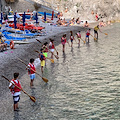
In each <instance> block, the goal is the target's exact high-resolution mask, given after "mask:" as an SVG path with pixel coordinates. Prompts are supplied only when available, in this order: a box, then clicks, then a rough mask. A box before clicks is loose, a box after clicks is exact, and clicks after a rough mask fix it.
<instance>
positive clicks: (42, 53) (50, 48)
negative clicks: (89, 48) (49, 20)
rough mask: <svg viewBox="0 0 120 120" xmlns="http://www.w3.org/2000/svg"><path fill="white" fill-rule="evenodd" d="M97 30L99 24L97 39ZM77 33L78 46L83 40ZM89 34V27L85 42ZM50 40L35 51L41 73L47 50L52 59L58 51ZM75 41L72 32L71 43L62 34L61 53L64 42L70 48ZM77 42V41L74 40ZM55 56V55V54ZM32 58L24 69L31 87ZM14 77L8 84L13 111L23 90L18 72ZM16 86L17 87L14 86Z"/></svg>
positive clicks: (95, 32) (16, 109)
mask: <svg viewBox="0 0 120 120" xmlns="http://www.w3.org/2000/svg"><path fill="white" fill-rule="evenodd" d="M98 30H100V29H99V25H97V26H95V28H94V35H95V37H96V38H97V39H98ZM76 35H77V39H78V45H79V46H80V41H81V40H83V39H82V38H81V32H80V31H78V32H77V33H76ZM89 35H90V29H88V30H87V32H86V38H85V42H86V43H89ZM49 40H50V43H49V44H48V42H45V43H44V44H43V45H42V47H41V49H40V52H39V51H37V53H38V57H39V59H40V61H41V73H42V74H43V68H44V66H45V65H46V59H47V58H48V52H49V53H51V58H49V59H53V56H55V54H54V51H56V53H57V55H58V52H57V50H56V48H55V44H54V40H53V39H51V38H50V39H49ZM74 41H76V40H75V38H74V35H73V32H72V31H70V42H71V45H70V44H69V42H68V40H67V38H66V34H63V36H62V37H61V44H62V46H63V48H62V51H63V53H64V52H65V44H66V42H67V43H68V44H69V46H71V48H72V47H73V42H74ZM76 43H77V41H76ZM55 57H56V56H55ZM34 61H35V60H34V58H31V59H30V61H29V64H28V66H27V67H26V69H27V70H28V74H29V76H30V87H31V88H32V87H33V86H34V84H33V82H34V79H35V73H36V68H35V65H34ZM13 76H14V78H13V79H12V80H11V82H10V84H9V89H10V91H11V92H12V94H13V101H14V105H13V107H14V111H19V107H18V102H19V100H20V91H21V90H23V89H22V87H21V84H20V82H19V80H18V77H19V73H14V75H13ZM16 86H18V87H19V88H20V89H19V88H18V87H16Z"/></svg>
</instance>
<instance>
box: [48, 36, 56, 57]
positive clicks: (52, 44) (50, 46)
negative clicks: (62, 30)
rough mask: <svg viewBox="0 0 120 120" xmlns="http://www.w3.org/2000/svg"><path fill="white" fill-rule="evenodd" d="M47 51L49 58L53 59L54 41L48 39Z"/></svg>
mask: <svg viewBox="0 0 120 120" xmlns="http://www.w3.org/2000/svg"><path fill="white" fill-rule="evenodd" d="M49 50H50V51H51V58H53V53H54V50H55V45H54V40H53V39H51V38H50V43H49Z"/></svg>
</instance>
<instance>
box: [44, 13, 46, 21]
mask: <svg viewBox="0 0 120 120" xmlns="http://www.w3.org/2000/svg"><path fill="white" fill-rule="evenodd" d="M44 21H45V22H46V12H44Z"/></svg>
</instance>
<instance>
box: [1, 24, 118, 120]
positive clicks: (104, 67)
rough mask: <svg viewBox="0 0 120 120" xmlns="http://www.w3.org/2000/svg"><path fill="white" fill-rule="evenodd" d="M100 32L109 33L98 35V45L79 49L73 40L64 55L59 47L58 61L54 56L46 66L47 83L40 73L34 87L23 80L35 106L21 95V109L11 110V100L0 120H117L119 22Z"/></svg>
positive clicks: (88, 45) (93, 44) (27, 79)
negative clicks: (52, 61) (71, 45)
mask: <svg viewBox="0 0 120 120" xmlns="http://www.w3.org/2000/svg"><path fill="white" fill-rule="evenodd" d="M102 31H103V32H104V33H108V35H105V34H103V33H100V32H99V39H98V41H97V42H96V41H94V40H93V38H92V37H90V43H89V44H84V43H83V42H82V41H81V44H80V47H78V44H77V43H75V41H74V44H73V48H71V47H69V46H68V44H66V48H65V53H64V54H63V53H62V45H58V46H57V47H56V49H57V50H58V51H59V60H56V59H55V58H54V59H55V63H54V64H53V63H50V61H49V60H47V66H46V67H45V68H44V75H43V76H44V77H46V78H48V80H49V82H48V83H47V84H46V83H44V82H43V81H42V79H41V78H40V77H39V76H37V75H36V79H35V81H34V89H30V88H29V82H30V80H29V77H28V75H27V74H26V75H24V76H23V77H22V79H24V80H26V81H27V82H26V84H25V85H24V89H25V90H26V91H27V92H28V94H30V95H32V96H34V97H35V98H36V103H33V102H32V101H31V100H30V99H29V97H28V96H27V95H25V94H23V93H22V95H21V100H20V102H19V105H20V111H19V112H13V111H12V105H11V103H12V99H10V100H11V102H10V100H9V101H8V102H6V103H5V102H3V103H2V104H3V106H2V107H3V109H2V110H3V111H1V120H8V119H9V120H119V119H120V39H119V33H120V24H119V23H115V24H114V25H111V26H107V27H106V28H102ZM91 33H92V34H93V32H92V31H91ZM84 37H85V33H84V32H82V38H83V39H84ZM69 42H70V41H69ZM37 60H38V59H37ZM38 62H39V60H38ZM37 71H38V72H39V73H40V67H38V69H37ZM6 101H7V100H6ZM6 105H7V106H6ZM5 106H6V107H5ZM6 113H7V114H6Z"/></svg>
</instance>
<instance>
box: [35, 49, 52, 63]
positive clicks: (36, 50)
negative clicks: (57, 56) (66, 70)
mask: <svg viewBox="0 0 120 120" xmlns="http://www.w3.org/2000/svg"><path fill="white" fill-rule="evenodd" d="M35 52H37V53H39V54H40V55H44V54H42V53H40V52H39V51H37V50H35ZM46 59H49V60H50V61H51V62H52V63H54V60H53V59H51V58H48V57H46Z"/></svg>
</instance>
